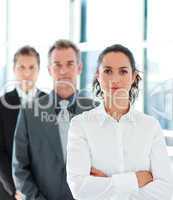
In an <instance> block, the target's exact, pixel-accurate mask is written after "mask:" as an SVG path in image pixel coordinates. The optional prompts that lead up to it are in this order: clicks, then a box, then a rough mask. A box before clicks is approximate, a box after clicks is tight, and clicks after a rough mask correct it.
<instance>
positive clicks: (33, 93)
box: [16, 86, 37, 101]
mask: <svg viewBox="0 0 173 200" xmlns="http://www.w3.org/2000/svg"><path fill="white" fill-rule="evenodd" d="M16 90H17V93H18V95H19V97H20V98H21V99H22V100H26V101H30V100H33V98H34V97H35V96H36V93H37V88H35V87H34V88H33V89H32V90H29V92H27V93H26V92H25V91H23V90H22V89H21V88H20V87H19V86H17V87H16Z"/></svg>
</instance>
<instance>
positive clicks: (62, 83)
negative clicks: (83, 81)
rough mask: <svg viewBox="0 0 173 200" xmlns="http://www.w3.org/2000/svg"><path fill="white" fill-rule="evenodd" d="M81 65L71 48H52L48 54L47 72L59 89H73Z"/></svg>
mask: <svg viewBox="0 0 173 200" xmlns="http://www.w3.org/2000/svg"><path fill="white" fill-rule="evenodd" d="M81 70H82V66H81V64H79V63H78V60H77V57H76V53H75V51H74V50H73V49H72V48H64V49H54V50H53V51H52V53H51V56H50V64H49V73H50V75H51V76H52V78H53V80H54V81H55V82H56V88H57V89H58V90H59V91H60V90H66V89H67V90H69V89H70V90H75V89H76V80H77V76H78V75H79V74H80V73H81Z"/></svg>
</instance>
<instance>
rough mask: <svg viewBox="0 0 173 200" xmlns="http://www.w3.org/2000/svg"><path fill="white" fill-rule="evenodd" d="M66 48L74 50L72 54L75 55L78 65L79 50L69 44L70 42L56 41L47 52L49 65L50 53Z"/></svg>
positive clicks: (71, 43) (72, 44)
mask: <svg viewBox="0 0 173 200" xmlns="http://www.w3.org/2000/svg"><path fill="white" fill-rule="evenodd" d="M68 48H72V49H73V50H74V52H75V53H76V58H77V62H78V63H80V59H81V58H80V50H79V49H78V47H77V46H76V45H75V44H74V43H73V42H71V41H70V40H64V39H61V40H57V41H56V42H55V43H54V44H53V45H52V46H51V48H50V49H49V52H48V59H49V63H50V56H51V53H52V51H53V50H54V49H68Z"/></svg>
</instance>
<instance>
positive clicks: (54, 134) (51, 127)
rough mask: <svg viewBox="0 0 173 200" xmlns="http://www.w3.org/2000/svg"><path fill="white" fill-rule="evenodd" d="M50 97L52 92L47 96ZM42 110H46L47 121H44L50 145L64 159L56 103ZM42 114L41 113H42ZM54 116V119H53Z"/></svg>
mask: <svg viewBox="0 0 173 200" xmlns="http://www.w3.org/2000/svg"><path fill="white" fill-rule="evenodd" d="M47 97H48V98H52V95H51V94H50V95H49V96H47ZM41 112H46V115H47V119H48V120H47V121H46V122H45V121H44V122H43V125H44V128H45V131H44V132H45V134H46V137H47V139H48V141H49V144H50V146H51V147H52V148H53V150H54V152H55V153H56V155H57V157H58V158H59V159H60V160H62V161H63V155H62V147H61V140H60V136H59V128H58V124H57V115H56V112H55V108H54V104H52V105H51V106H50V107H49V108H48V109H42V110H41ZM40 114H41V113H40ZM50 118H51V120H50ZM52 118H54V120H52Z"/></svg>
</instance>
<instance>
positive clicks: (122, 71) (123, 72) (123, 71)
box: [120, 70, 128, 75]
mask: <svg viewBox="0 0 173 200" xmlns="http://www.w3.org/2000/svg"><path fill="white" fill-rule="evenodd" d="M127 73H128V71H127V70H121V71H120V74H122V75H124V74H127Z"/></svg>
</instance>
